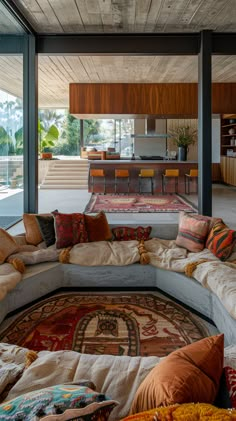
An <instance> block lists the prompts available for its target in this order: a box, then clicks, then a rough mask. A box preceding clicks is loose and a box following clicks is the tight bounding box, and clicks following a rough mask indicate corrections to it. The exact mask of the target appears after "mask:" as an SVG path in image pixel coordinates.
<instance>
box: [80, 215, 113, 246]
mask: <svg viewBox="0 0 236 421" xmlns="http://www.w3.org/2000/svg"><path fill="white" fill-rule="evenodd" d="M84 218H85V226H86V230H87V233H88V239H89V241H107V240H111V238H112V232H111V230H110V227H109V224H108V221H107V217H106V214H105V213H104V212H102V211H101V212H99V213H98V214H97V215H96V216H90V215H86V214H85V215H84Z"/></svg>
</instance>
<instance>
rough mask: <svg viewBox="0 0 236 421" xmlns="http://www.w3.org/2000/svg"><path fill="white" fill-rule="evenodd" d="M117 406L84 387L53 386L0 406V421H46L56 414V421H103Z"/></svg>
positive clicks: (114, 402) (103, 396)
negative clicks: (77, 419)
mask: <svg viewBox="0 0 236 421" xmlns="http://www.w3.org/2000/svg"><path fill="white" fill-rule="evenodd" d="M116 404H117V402H116V401H113V400H110V399H109V398H107V397H106V396H105V395H104V394H102V393H98V392H95V391H94V390H92V389H90V388H88V387H86V386H78V385H69V384H66V385H56V386H51V387H47V388H45V389H40V390H36V391H34V392H29V393H25V394H24V395H21V396H18V397H17V398H15V399H13V400H11V401H8V402H5V403H4V404H2V405H0V421H10V420H11V421H12V420H24V421H32V420H33V419H36V417H37V420H41V419H42V420H45V421H49V420H55V414H58V415H57V417H56V419H57V420H58V421H59V420H60V419H63V420H64V421H66V420H71V419H75V418H76V417H77V416H78V417H79V419H80V421H83V420H86V421H87V420H90V419H91V420H93V421H96V420H104V421H106V420H107V419H108V416H109V414H110V413H111V411H112V409H113V408H114V407H115V405H116ZM53 414H54V417H53ZM59 414H61V416H60V415H59ZM101 414H102V415H104V417H103V418H102V417H101V416H100V415H101ZM83 415H84V416H85V417H83ZM89 415H90V417H88V416H89ZM99 416H100V418H99Z"/></svg>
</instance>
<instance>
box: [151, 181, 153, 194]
mask: <svg viewBox="0 0 236 421" xmlns="http://www.w3.org/2000/svg"><path fill="white" fill-rule="evenodd" d="M151 191H152V195H153V178H152V177H151Z"/></svg>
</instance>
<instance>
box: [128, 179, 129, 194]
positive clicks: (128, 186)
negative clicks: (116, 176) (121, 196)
mask: <svg viewBox="0 0 236 421" xmlns="http://www.w3.org/2000/svg"><path fill="white" fill-rule="evenodd" d="M128 193H129V178H128Z"/></svg>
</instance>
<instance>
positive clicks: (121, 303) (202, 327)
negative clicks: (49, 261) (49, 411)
mask: <svg viewBox="0 0 236 421" xmlns="http://www.w3.org/2000/svg"><path fill="white" fill-rule="evenodd" d="M212 334H216V328H215V327H214V326H212V325H210V323H207V322H206V321H204V320H203V319H201V318H200V317H198V316H196V315H195V314H192V313H191V312H190V311H188V310H186V309H185V308H184V307H182V306H180V305H179V304H177V303H175V302H174V301H173V300H170V299H169V298H167V297H165V296H163V295H162V294H160V293H157V292H154V293H153V294H146V293H140V294H136V293H128V294H125V293H112V294H111V293H103V294H102V293H100V294H98V293H94V294H85V293H78V292H74V291H73V292H67V293H60V294H57V295H54V296H52V297H50V298H46V299H43V300H42V301H41V302H39V303H37V304H34V305H33V306H32V307H30V308H29V309H27V310H25V311H23V312H21V313H20V315H17V316H15V318H14V320H11V323H9V324H8V326H7V328H5V330H4V331H1V332H0V340H1V342H6V343H10V344H16V345H20V346H23V347H26V348H29V349H32V350H35V351H41V350H48V351H58V350H74V351H77V352H80V353H87V354H110V355H129V356H139V355H140V356H150V355H156V356H159V357H161V356H165V355H167V354H169V353H170V352H172V351H174V350H175V349H177V348H181V347H183V346H185V345H187V344H190V343H192V342H194V341H198V340H199V339H202V338H204V337H206V336H209V335H212Z"/></svg>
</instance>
